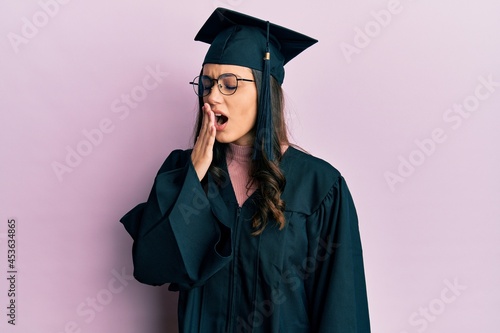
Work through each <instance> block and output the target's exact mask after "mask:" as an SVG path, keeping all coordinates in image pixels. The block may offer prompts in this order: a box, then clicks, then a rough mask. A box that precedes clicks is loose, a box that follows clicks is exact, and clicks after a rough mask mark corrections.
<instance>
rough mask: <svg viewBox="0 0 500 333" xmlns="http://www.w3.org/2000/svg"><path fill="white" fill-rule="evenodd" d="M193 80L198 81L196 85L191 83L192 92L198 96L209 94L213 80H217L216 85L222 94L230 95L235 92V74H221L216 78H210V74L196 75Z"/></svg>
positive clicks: (236, 86)
mask: <svg viewBox="0 0 500 333" xmlns="http://www.w3.org/2000/svg"><path fill="white" fill-rule="evenodd" d="M193 82H196V83H198V87H196V86H195V85H193V88H194V92H195V93H196V94H197V95H198V96H203V97H205V96H207V95H208V94H210V91H211V90H212V87H213V86H214V84H215V82H217V87H218V88H219V91H220V92H221V93H222V94H223V95H232V94H234V93H235V92H236V88H238V78H237V77H236V75H235V74H231V73H227V74H222V75H221V76H219V78H218V79H217V80H215V79H212V78H211V77H210V76H207V75H202V76H198V77H196V78H195V79H194V80H193Z"/></svg>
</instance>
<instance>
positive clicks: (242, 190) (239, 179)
mask: <svg viewBox="0 0 500 333" xmlns="http://www.w3.org/2000/svg"><path fill="white" fill-rule="evenodd" d="M252 151H253V147H252V146H238V145H235V144H233V143H230V144H229V149H228V152H227V156H226V162H227V169H228V171H229V178H230V179H231V183H232V184H233V190H234V194H235V195H236V200H237V201H238V205H239V206H240V207H241V206H242V205H243V203H244V202H245V201H246V200H247V199H248V197H249V196H251V195H252V193H253V192H255V190H256V189H257V184H251V186H250V187H249V188H247V185H248V182H249V180H250V176H249V172H250V165H251V162H252Z"/></svg>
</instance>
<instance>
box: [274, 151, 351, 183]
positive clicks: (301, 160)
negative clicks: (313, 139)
mask: <svg viewBox="0 0 500 333" xmlns="http://www.w3.org/2000/svg"><path fill="white" fill-rule="evenodd" d="M282 165H283V168H285V169H293V171H292V170H287V171H289V172H288V173H289V174H290V176H292V175H293V174H297V173H300V174H301V175H302V176H306V177H314V178H316V177H320V178H321V179H324V180H326V179H330V180H331V181H335V180H336V179H338V178H339V177H341V174H340V172H339V171H338V170H337V169H336V168H335V167H334V166H332V165H331V164H330V163H328V162H327V161H325V160H323V159H321V158H319V157H316V156H313V155H311V154H308V153H306V152H304V151H301V150H299V149H297V148H294V147H289V148H288V150H287V151H286V152H285V155H283V160H282ZM290 171H292V172H290Z"/></svg>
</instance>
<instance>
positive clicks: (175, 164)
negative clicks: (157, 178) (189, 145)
mask: <svg viewBox="0 0 500 333" xmlns="http://www.w3.org/2000/svg"><path fill="white" fill-rule="evenodd" d="M190 157H191V149H187V150H182V149H176V150H174V151H172V152H171V153H170V154H169V155H168V157H167V159H166V160H165V162H163V164H162V166H161V167H160V170H159V171H158V173H159V174H160V173H163V172H168V171H171V170H175V169H180V168H183V167H185V166H186V164H187V163H188V161H189V159H190Z"/></svg>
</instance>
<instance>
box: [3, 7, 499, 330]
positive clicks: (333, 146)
mask: <svg viewBox="0 0 500 333" xmlns="http://www.w3.org/2000/svg"><path fill="white" fill-rule="evenodd" d="M59 1H60V2H55V0H41V1H39V2H38V1H22V2H21V1H13V0H4V1H2V4H1V9H0V22H1V23H0V37H1V38H0V126H1V130H0V135H1V143H0V156H1V163H0V168H1V169H0V222H1V223H0V268H1V272H0V276H1V279H0V304H1V306H0V309H1V310H0V318H1V319H0V331H1V332H23V333H24V332H38V333H61V332H91V333H101V332H102V333H104V332H106V333H107V332H121V333H139V332H140V333H160V332H176V321H175V318H176V313H175V308H176V304H175V303H176V297H177V295H176V294H175V293H170V292H168V290H167V288H166V286H164V287H150V286H145V285H141V284H139V283H138V282H135V281H130V280H127V277H128V275H129V274H130V273H131V272H132V262H131V254H130V252H131V245H132V241H131V238H130V237H129V236H128V235H127V234H126V232H125V230H124V229H123V227H122V226H121V225H120V224H119V223H118V219H119V218H120V217H121V216H122V215H123V214H124V213H125V212H126V211H128V210H129V209H130V208H132V207H133V206H134V205H135V204H137V203H139V202H141V201H144V200H146V198H147V195H148V193H149V190H150V187H151V185H152V181H153V178H154V175H155V173H156V171H157V169H158V168H159V166H160V165H161V163H162V161H163V160H164V159H165V157H166V156H167V155H168V153H169V152H170V151H171V150H173V149H174V148H178V147H180V148H187V147H188V146H189V142H190V139H191V132H192V124H193V120H194V118H195V105H196V98H195V95H194V94H193V92H192V88H191V87H190V86H189V85H188V84H187V83H188V82H189V81H190V80H191V79H192V78H193V77H194V76H196V75H197V73H198V71H199V69H200V64H201V61H202V59H203V56H204V54H205V52H206V50H207V45H205V44H202V43H198V42H194V41H193V37H194V35H195V34H196V32H197V31H198V29H199V28H200V27H201V25H202V24H203V22H204V21H205V20H206V19H207V17H208V16H209V15H210V14H211V13H212V11H213V10H214V9H215V8H216V7H217V6H225V7H228V8H233V9H236V10H238V11H243V12H245V13H248V14H251V15H255V16H258V17H261V18H265V19H269V20H271V21H272V22H275V23H277V24H280V25H284V26H287V27H290V28H293V29H295V30H298V31H301V32H303V33H305V34H307V35H310V36H313V37H315V38H317V39H319V40H320V42H319V44H317V45H315V46H314V47H312V48H311V49H310V50H308V51H306V52H305V53H304V54H303V55H302V56H300V57H299V58H297V59H296V60H294V61H293V62H291V63H290V64H289V65H288V66H287V76H286V79H285V83H284V86H283V87H284V89H285V91H286V96H287V111H288V119H289V122H290V129H291V131H292V134H293V140H294V142H295V143H297V144H298V145H300V146H301V147H303V148H305V149H306V150H308V151H309V152H311V153H312V154H314V155H317V156H320V157H322V158H323V159H326V160H327V161H329V162H330V163H332V164H333V165H335V166H336V167H337V168H338V169H340V170H341V172H342V173H343V175H344V176H345V177H346V179H347V181H348V184H349V186H350V189H351V191H352V193H353V196H354V199H355V202H356V205H357V209H358V213H359V217H360V229H361V234H362V241H363V246H364V255H365V268H366V278H367V287H368V297H369V305H370V312H371V321H372V328H373V332H376V333H378V332H381V333H415V332H440V333H442V332H446V333H447V332H450V333H451V332H453V333H462V332H463V333H466V332H467V333H469V332H481V333H494V332H498V330H499V329H498V327H499V325H500V320H499V319H498V318H499V315H498V314H499V313H500V301H499V299H500V286H499V281H500V247H499V245H498V244H499V239H500V223H499V222H500V189H499V188H500V177H499V175H498V170H499V169H500V158H499V143H500V131H499V125H500V123H499V121H500V113H499V111H500V84H499V82H500V61H499V59H500V40H499V33H498V32H499V31H500V17H499V13H500V2H498V1H494V0H489V1H488V0H478V1H474V2H472V1H465V0H453V1H451V0H436V1H428V0H427V1H426V0H420V1H412V0H400V1H397V0H389V1H387V0H383V1H382V0H381V1H363V2H353V1H347V0H342V1H314V2H306V1H273V2H271V1H265V0H253V1H249V0H214V1H211V0H210V1H187V2H185V1H156V0H144V1H124V0H120V1H118V0H112V1H68V0H65V1H63V0H59ZM43 4H47V5H43ZM43 8H45V9H43ZM46 12H49V13H50V15H48V14H46ZM32 24H34V25H33V26H31V27H30V25H32ZM155 70H157V71H160V72H161V73H160V74H159V75H157V80H156V81H155V80H154V79H153V78H152V77H151V76H150V74H149V71H155ZM148 75H149V76H148ZM485 80H486V81H488V80H489V81H492V82H493V83H490V84H487V85H485V84H484V83H482V82H483V81H485ZM146 88H147V89H146ZM148 89H149V90H148ZM125 95H132V98H133V99H134V100H132V102H134V103H135V104H132V103H130V106H126V104H124V103H123V102H122V101H121V99H122V96H125ZM460 104H465V105H464V106H463V110H465V111H463V112H462V114H463V116H460V114H459V113H457V112H456V111H454V109H453V107H454V105H460ZM455 108H457V107H456V106H455ZM455 110H456V109H455ZM467 110H471V111H470V112H469V111H467ZM99 126H101V128H99ZM97 128H99V131H98V130H96V129H97ZM84 133H87V134H84ZM433 133H434V134H433ZM88 136H90V139H89V138H87V137H88ZM92 141H93V142H92ZM69 151H76V153H78V152H80V153H81V154H84V155H85V156H83V157H80V158H77V157H75V156H72V157H71V158H69V162H70V163H72V166H68V165H67V161H66V159H67V155H68V154H70V155H71V154H76V153H69ZM58 163H59V164H58ZM54 165H58V166H59V168H60V169H59V174H58V173H56V172H55V171H54ZM63 165H66V166H65V167H64V168H65V169H61V166H63ZM398 169H399V170H398ZM61 170H62V171H61ZM387 177H389V180H388V178H387ZM391 179H392V182H391ZM9 218H15V219H16V222H17V255H18V258H17V268H18V276H17V292H18V294H17V300H16V302H17V303H16V305H17V319H16V326H12V325H8V324H7V319H8V318H7V316H6V313H7V309H6V306H7V302H8V297H7V289H8V285H7V280H6V272H7V242H6V241H7V238H6V234H7V220H8V219H9ZM117 275H118V276H119V275H122V277H121V278H120V279H117V278H116V276H117ZM453 285H455V286H454V287H453ZM450 286H451V287H450ZM92 304H94V305H92Z"/></svg>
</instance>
